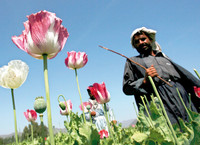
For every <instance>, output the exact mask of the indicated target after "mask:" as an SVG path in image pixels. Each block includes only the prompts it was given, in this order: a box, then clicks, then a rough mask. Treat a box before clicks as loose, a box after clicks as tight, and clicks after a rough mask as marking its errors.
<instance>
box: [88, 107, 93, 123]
mask: <svg viewBox="0 0 200 145" xmlns="http://www.w3.org/2000/svg"><path fill="white" fill-rule="evenodd" d="M88 112H89V115H90V122H91V123H92V116H91V112H90V110H88Z"/></svg>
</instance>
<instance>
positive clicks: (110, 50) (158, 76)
mask: <svg viewBox="0 0 200 145" xmlns="http://www.w3.org/2000/svg"><path fill="white" fill-rule="evenodd" d="M99 47H101V48H103V49H106V50H108V51H111V52H113V53H116V54H118V55H120V56H122V57H125V58H126V59H128V60H130V61H131V62H133V63H135V64H136V65H138V66H140V67H142V68H143V69H144V70H146V67H144V66H143V65H141V64H139V63H137V62H135V61H134V60H132V59H130V58H128V57H127V56H125V55H123V54H121V53H118V52H116V51H114V50H111V49H108V48H106V47H103V46H101V45H99ZM156 77H157V78H159V79H160V80H162V81H163V82H165V83H166V84H167V85H169V86H170V87H172V85H171V84H170V83H169V82H167V81H166V80H164V79H163V78H161V77H160V76H156Z"/></svg>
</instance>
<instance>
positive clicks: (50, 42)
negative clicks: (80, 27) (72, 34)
mask: <svg viewBox="0 0 200 145" xmlns="http://www.w3.org/2000/svg"><path fill="white" fill-rule="evenodd" d="M27 18H28V20H27V21H26V22H25V23H24V27H25V30H24V31H23V32H22V34H21V35H20V36H13V37H12V41H13V42H14V43H15V44H16V45H17V47H19V48H20V49H22V50H23V51H25V52H27V53H28V54H30V55H31V56H32V57H34V58H37V59H43V56H42V55H43V54H47V58H48V59H51V58H54V57H55V56H56V55H57V54H58V52H60V51H61V50H62V49H63V47H64V45H65V43H66V41H67V38H68V36H69V33H68V32H67V29H66V28H64V27H63V26H62V25H61V23H62V20H61V19H60V18H58V17H56V15H55V13H51V12H48V11H45V10H44V11H40V12H38V13H36V14H31V15H29V16H27Z"/></svg>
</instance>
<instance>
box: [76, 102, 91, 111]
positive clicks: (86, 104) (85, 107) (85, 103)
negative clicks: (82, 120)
mask: <svg viewBox="0 0 200 145" xmlns="http://www.w3.org/2000/svg"><path fill="white" fill-rule="evenodd" d="M88 105H89V106H90V108H92V104H91V103H90V102H83V107H84V112H88V109H87V106H88ZM79 108H80V109H81V111H83V108H82V106H81V104H80V105H79Z"/></svg>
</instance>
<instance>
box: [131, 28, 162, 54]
mask: <svg viewBox="0 0 200 145" xmlns="http://www.w3.org/2000/svg"><path fill="white" fill-rule="evenodd" d="M140 32H145V33H147V34H148V35H149V37H150V38H151V39H152V49H153V50H157V51H161V47H160V45H159V44H158V43H157V42H156V38H155V37H156V31H155V30H152V29H147V28H145V27H141V28H137V29H135V30H134V31H133V32H132V34H131V45H132V46H133V37H134V35H135V34H136V33H140ZM133 47H134V46H133Z"/></svg>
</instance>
